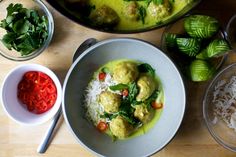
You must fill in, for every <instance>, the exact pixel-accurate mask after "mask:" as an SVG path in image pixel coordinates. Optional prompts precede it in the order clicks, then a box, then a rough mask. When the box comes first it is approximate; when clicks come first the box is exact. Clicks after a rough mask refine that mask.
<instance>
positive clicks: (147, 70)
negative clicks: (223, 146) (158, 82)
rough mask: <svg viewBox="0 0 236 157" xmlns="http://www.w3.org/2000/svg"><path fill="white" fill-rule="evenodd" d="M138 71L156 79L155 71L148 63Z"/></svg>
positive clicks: (141, 65)
mask: <svg viewBox="0 0 236 157" xmlns="http://www.w3.org/2000/svg"><path fill="white" fill-rule="evenodd" d="M138 70H139V72H141V73H149V74H150V75H151V76H152V77H155V70H154V69H153V68H152V66H151V65H149V64H147V63H143V64H140V65H139V66H138Z"/></svg>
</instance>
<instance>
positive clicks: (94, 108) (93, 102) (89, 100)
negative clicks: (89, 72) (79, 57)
mask: <svg viewBox="0 0 236 157" xmlns="http://www.w3.org/2000/svg"><path fill="white" fill-rule="evenodd" d="M115 84H116V83H115V82H114V81H113V79H112V77H111V75H110V74H106V77H105V80H104V81H99V79H98V77H97V78H95V79H93V80H92V81H91V82H90V83H89V85H88V87H87V89H86V93H85V103H84V105H85V108H86V118H87V119H89V120H91V121H92V122H93V124H94V125H97V124H98V122H99V121H101V120H102V118H100V115H103V112H104V108H103V106H102V105H100V104H99V103H98V101H97V97H98V95H99V94H101V93H102V92H103V91H106V90H109V86H112V85H115ZM103 120H104V119H103Z"/></svg>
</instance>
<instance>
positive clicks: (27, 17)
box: [0, 3, 48, 56]
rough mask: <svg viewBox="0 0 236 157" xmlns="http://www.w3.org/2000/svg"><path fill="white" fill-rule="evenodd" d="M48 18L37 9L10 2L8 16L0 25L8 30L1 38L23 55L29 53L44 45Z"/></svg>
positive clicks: (9, 47) (8, 46) (6, 44)
mask: <svg viewBox="0 0 236 157" xmlns="http://www.w3.org/2000/svg"><path fill="white" fill-rule="evenodd" d="M47 25H48V20H47V18H45V16H40V15H39V14H38V12H37V11H36V10H33V9H27V8H23V6H22V4H19V3H17V4H12V3H11V4H10V5H9V6H8V7H7V16H6V18H5V19H3V20H1V22H0V27H1V28H3V29H5V30H6V32H7V33H6V34H5V35H4V36H3V38H2V39H1V41H2V43H3V44H4V45H5V46H6V47H7V48H8V49H9V50H12V49H15V50H16V51H18V52H20V53H21V55H22V56H24V55H28V54H30V53H31V52H33V51H34V50H36V49H38V48H39V47H41V46H42V45H43V43H44V42H45V41H46V39H47V37H48V29H47Z"/></svg>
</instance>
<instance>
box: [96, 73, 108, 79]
mask: <svg viewBox="0 0 236 157" xmlns="http://www.w3.org/2000/svg"><path fill="white" fill-rule="evenodd" d="M105 77H106V73H104V72H100V73H99V74H98V79H99V80H100V81H104V80H105Z"/></svg>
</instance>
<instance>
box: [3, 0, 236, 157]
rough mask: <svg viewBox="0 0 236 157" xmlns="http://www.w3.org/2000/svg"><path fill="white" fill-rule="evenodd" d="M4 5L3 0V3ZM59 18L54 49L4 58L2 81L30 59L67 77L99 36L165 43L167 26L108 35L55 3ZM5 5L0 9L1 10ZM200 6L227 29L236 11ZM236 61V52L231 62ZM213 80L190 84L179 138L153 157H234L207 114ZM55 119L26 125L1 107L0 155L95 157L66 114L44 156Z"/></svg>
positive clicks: (231, 2) (228, 0)
mask: <svg viewBox="0 0 236 157" xmlns="http://www.w3.org/2000/svg"><path fill="white" fill-rule="evenodd" d="M0 5H1V3H0ZM49 8H50V11H51V12H52V14H53V16H54V19H55V34H54V37H53V40H52V42H51V44H50V46H49V48H48V49H47V50H46V51H45V52H44V53H42V54H41V55H40V56H38V57H36V58H35V59H32V60H30V61H26V62H13V61H9V60H7V59H5V58H3V57H1V56H0V70H1V73H0V85H2V82H3V79H4V77H5V76H6V74H7V73H8V72H9V71H10V70H11V69H12V68H14V67H15V66H17V65H20V64H26V63H38V64H42V65H45V66H47V67H49V68H51V69H52V70H53V71H54V72H55V73H56V74H57V75H58V76H59V78H60V79H61V82H63V79H64V77H65V75H66V73H67V71H68V69H69V68H70V65H71V62H72V56H73V53H74V51H75V50H76V49H77V47H78V46H79V45H80V44H81V43H82V42H83V41H84V40H86V39H87V38H91V37H93V38H96V39H98V40H102V39H106V38H113V37H135V38H139V39H143V40H147V41H149V42H151V43H153V44H155V45H156V46H160V39H161V35H162V32H163V29H158V30H154V31H150V32H146V33H138V34H126V35H121V34H108V33H101V32H97V31H93V30H90V29H87V28H85V27H82V26H80V25H78V24H75V23H73V22H72V21H70V20H68V19H67V18H65V17H64V16H62V15H61V14H60V13H58V12H57V11H56V10H54V9H53V8H52V7H50V6H49ZM2 9H3V8H1V7H0V11H2ZM195 10H198V11H199V10H200V11H201V12H203V13H207V14H209V15H214V16H215V17H217V18H218V19H220V21H221V23H222V24H223V27H225V26H226V23H227V21H228V20H229V18H230V17H231V16H232V15H233V14H234V13H236V1H235V0H224V1H222V0H205V1H203V2H202V3H201V4H200V5H199V6H198V7H197V8H196V9H195ZM234 61H236V57H235V56H234V55H233V54H232V56H231V57H229V59H228V62H234ZM208 83H209V82H205V83H200V84H194V83H190V82H186V84H187V97H188V101H187V104H186V114H185V117H184V120H183V123H182V125H181V127H180V129H179V131H178V133H177V135H176V136H175V138H174V139H173V140H172V141H171V143H170V144H168V145H167V146H166V147H165V148H164V149H163V150H161V151H160V152H158V153H156V154H155V155H153V157H189V156H191V157H225V156H227V157H233V156H236V153H233V152H231V151H228V150H226V149H225V148H223V147H222V146H220V145H219V144H217V143H216V142H215V140H214V139H213V138H212V137H211V135H210V134H209V132H208V131H207V128H206V126H205V124H204V121H203V118H202V98H203V95H204V91H205V88H206V87H207V85H208ZM192 89H193V90H192ZM49 123H50V122H48V123H46V124H43V125H40V126H36V127H28V126H21V125H18V124H16V123H15V122H13V121H12V120H10V119H9V118H8V117H7V115H6V114H5V113H4V111H3V108H2V107H0V157H35V156H45V157H64V156H68V157H75V156H76V157H80V156H81V157H82V156H83V157H90V156H94V155H93V154H92V153H90V152H88V151H87V150H86V149H85V148H83V147H82V146H81V145H79V144H78V143H77V141H76V140H75V138H74V137H73V136H72V134H71V133H70V131H69V129H68V128H67V126H66V124H65V122H64V120H63V118H62V119H61V120H60V124H59V128H58V130H57V132H56V134H55V137H54V138H53V140H52V142H51V145H50V147H49V148H48V150H47V152H46V153H45V154H43V155H40V154H37V152H36V149H37V147H38V145H39V143H40V142H41V139H42V137H43V135H44V133H45V131H46V129H47V128H48V125H49Z"/></svg>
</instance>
